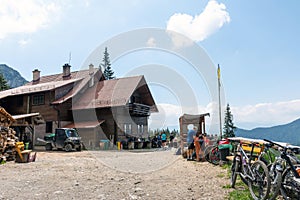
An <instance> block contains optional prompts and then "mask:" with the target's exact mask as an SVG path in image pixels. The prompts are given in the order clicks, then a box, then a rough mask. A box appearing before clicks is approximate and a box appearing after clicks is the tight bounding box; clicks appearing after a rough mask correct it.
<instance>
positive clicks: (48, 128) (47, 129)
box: [46, 122, 53, 133]
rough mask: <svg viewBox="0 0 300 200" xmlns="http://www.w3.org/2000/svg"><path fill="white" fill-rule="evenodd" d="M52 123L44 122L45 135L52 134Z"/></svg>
mask: <svg viewBox="0 0 300 200" xmlns="http://www.w3.org/2000/svg"><path fill="white" fill-rule="evenodd" d="M52 126H53V122H46V133H52V132H53V128H52Z"/></svg>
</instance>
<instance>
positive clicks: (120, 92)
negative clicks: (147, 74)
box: [72, 76, 157, 111]
mask: <svg viewBox="0 0 300 200" xmlns="http://www.w3.org/2000/svg"><path fill="white" fill-rule="evenodd" d="M136 90H138V91H139V93H140V94H142V95H143V98H144V99H143V102H145V103H146V104H147V105H149V106H153V107H154V108H153V109H152V110H153V111H157V108H156V106H155V102H154V99H153V97H152V95H151V92H150V90H149V88H148V85H147V83H146V81H145V78H144V76H134V77H126V78H119V79H111V80H105V81H100V82H98V84H96V85H95V86H94V87H92V88H89V89H87V90H86V91H85V93H84V94H83V95H82V96H81V97H80V99H79V100H78V101H77V102H76V104H75V105H73V107H72V110H81V109H91V108H104V107H115V106H124V105H126V104H127V103H128V102H129V99H130V97H131V96H132V94H133V93H134V92H135V91H136Z"/></svg>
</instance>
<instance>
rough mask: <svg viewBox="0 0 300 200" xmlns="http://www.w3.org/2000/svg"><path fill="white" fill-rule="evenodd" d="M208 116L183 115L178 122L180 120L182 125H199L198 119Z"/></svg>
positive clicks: (205, 114)
mask: <svg viewBox="0 0 300 200" xmlns="http://www.w3.org/2000/svg"><path fill="white" fill-rule="evenodd" d="M205 116H210V114H209V113H204V114H199V115H190V114H183V115H182V116H181V117H180V118H179V120H181V122H182V123H199V121H200V118H202V117H205Z"/></svg>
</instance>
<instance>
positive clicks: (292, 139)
mask: <svg viewBox="0 0 300 200" xmlns="http://www.w3.org/2000/svg"><path fill="white" fill-rule="evenodd" d="M235 135H236V136H237V137H247V138H254V139H269V140H275V141H278V142H287V143H289V144H293V145H298V146H299V145H300V118H299V119H296V120H294V121H292V122H290V123H287V124H282V125H276V126H272V127H258V128H254V129H251V130H246V129H241V128H237V129H236V131H235Z"/></svg>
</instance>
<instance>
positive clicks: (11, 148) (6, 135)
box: [0, 127, 18, 161]
mask: <svg viewBox="0 0 300 200" xmlns="http://www.w3.org/2000/svg"><path fill="white" fill-rule="evenodd" d="M15 134H16V132H15V131H14V130H13V129H11V128H6V127H0V159H1V160H3V161H13V160H15V156H16V142H17V141H18V138H17V137H16V135H15Z"/></svg>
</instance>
